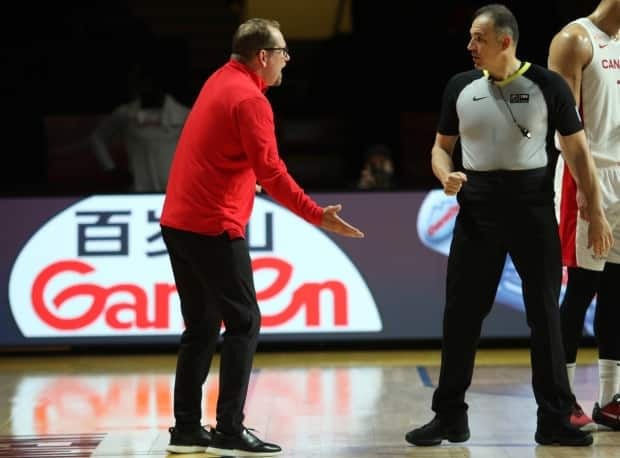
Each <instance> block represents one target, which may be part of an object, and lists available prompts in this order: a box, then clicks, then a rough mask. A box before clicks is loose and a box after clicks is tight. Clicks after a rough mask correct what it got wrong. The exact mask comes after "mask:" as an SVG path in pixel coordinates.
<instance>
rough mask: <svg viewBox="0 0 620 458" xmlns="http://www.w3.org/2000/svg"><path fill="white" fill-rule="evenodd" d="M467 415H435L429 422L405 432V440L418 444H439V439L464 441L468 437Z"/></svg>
mask: <svg viewBox="0 0 620 458" xmlns="http://www.w3.org/2000/svg"><path fill="white" fill-rule="evenodd" d="M469 436H470V434H469V425H468V424H467V415H466V414H465V415H460V416H458V417H442V418H440V417H439V416H437V415H436V416H435V418H433V419H432V420H431V421H430V422H429V423H427V424H425V425H424V426H421V427H419V428H416V429H413V430H411V431H409V432H408V433H407V435H406V436H405V439H406V440H407V442H409V443H410V444H413V445H418V446H431V445H439V444H441V441H443V440H444V439H445V440H448V441H450V442H465V441H466V440H468V439H469Z"/></svg>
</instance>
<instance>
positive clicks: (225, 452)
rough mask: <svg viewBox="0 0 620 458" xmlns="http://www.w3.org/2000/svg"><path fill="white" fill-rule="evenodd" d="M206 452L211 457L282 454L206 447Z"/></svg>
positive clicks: (280, 452) (278, 453)
mask: <svg viewBox="0 0 620 458" xmlns="http://www.w3.org/2000/svg"><path fill="white" fill-rule="evenodd" d="M206 452H207V453H208V454H210V455H213V456H278V455H280V454H282V451H279V452H250V451H247V450H238V449H230V448H216V447H208V448H207V450H206Z"/></svg>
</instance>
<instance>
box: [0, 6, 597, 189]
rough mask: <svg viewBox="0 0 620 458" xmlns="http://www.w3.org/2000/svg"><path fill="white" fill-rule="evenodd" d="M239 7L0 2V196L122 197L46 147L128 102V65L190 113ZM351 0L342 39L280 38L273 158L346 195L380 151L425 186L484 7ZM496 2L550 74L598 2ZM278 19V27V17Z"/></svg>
mask: <svg viewBox="0 0 620 458" xmlns="http://www.w3.org/2000/svg"><path fill="white" fill-rule="evenodd" d="M247 1H250V0H245V1H244V0H209V1H198V0H178V1H175V2H170V1H166V0H125V1H123V0H108V1H88V2H77V1H75V2H69V1H59V2H44V3H41V4H37V5H36V6H35V5H34V4H31V3H28V2H11V3H7V4H5V5H3V13H2V20H1V22H2V24H1V27H0V43H1V51H0V58H1V60H2V72H0V93H1V97H2V108H3V110H2V111H3V115H2V117H3V120H2V123H1V124H0V125H2V143H1V145H2V150H3V151H2V152H3V158H4V164H3V167H2V172H1V173H2V175H1V176H0V185H1V186H0V192H2V193H3V194H85V193H92V192H115V191H124V190H125V189H124V186H125V185H126V183H124V182H123V181H122V179H119V178H118V177H110V176H105V175H103V174H102V172H101V171H98V170H97V169H96V164H95V163H94V159H93V158H92V157H88V158H87V159H84V158H83V159H82V160H81V161H73V163H72V165H71V166H70V167H69V166H68V165H62V166H60V167H59V166H58V159H57V158H56V157H55V156H54V154H53V153H51V152H50V150H51V149H53V148H51V146H50V145H52V146H54V145H56V143H54V142H57V141H59V138H63V139H70V140H75V139H76V138H78V137H79V133H80V132H86V131H87V129H88V128H92V126H93V124H94V121H95V120H96V119H98V117H100V116H102V115H104V114H106V113H109V112H111V111H112V110H113V109H114V108H115V107H116V106H118V105H119V104H121V103H124V102H127V101H128V99H129V92H128V78H129V74H130V71H131V67H132V65H133V64H135V63H136V62H138V61H151V62H156V63H157V68H158V70H159V72H160V74H161V76H162V78H163V80H164V81H165V85H166V88H167V89H168V91H169V92H171V93H172V94H173V95H174V96H175V97H177V98H178V100H179V101H181V102H183V103H185V104H186V105H188V106H191V104H192V103H193V100H194V98H195V97H196V95H197V93H198V91H199V90H200V87H201V86H202V84H203V82H204V80H205V79H206V78H207V77H208V76H209V74H210V73H211V72H212V71H214V70H215V69H216V68H218V67H219V66H220V65H222V64H223V63H224V62H226V60H227V59H228V57H229V53H230V41H231V37H232V34H233V33H234V30H235V29H236V27H237V25H238V24H239V23H240V22H241V21H242V20H244V19H245V17H244V11H246V10H245V9H244V8H245V7H246V6H247V5H246V3H247ZM255 1H260V0H255ZM348 1H349V2H350V8H343V14H345V12H346V14H350V18H348V19H349V20H350V23H351V30H348V31H341V30H339V29H338V27H337V26H334V32H333V34H331V36H329V37H327V38H322V39H307V40H304V39H288V44H289V47H290V49H291V53H292V57H293V58H292V60H291V62H290V64H289V65H288V66H287V68H286V69H285V80H284V84H283V85H282V87H280V88H275V89H272V90H270V91H269V92H268V97H269V98H270V99H271V101H272V104H273V108H274V112H275V114H276V117H277V129H278V138H279V144H280V150H281V155H282V156H283V158H284V159H285V161H286V162H287V164H288V165H289V169H290V170H291V172H292V174H293V176H295V177H296V178H297V179H298V181H299V182H300V184H301V185H302V186H304V187H305V188H306V189H308V190H344V189H354V187H355V182H356V180H357V178H358V176H359V170H360V168H361V165H362V160H363V154H364V151H365V149H366V148H367V147H368V146H369V145H372V144H375V143H382V144H386V145H387V146H389V147H390V148H391V150H392V152H393V159H394V162H395V165H396V178H397V187H398V188H399V189H428V188H429V187H431V186H434V185H435V180H434V177H433V176H432V173H431V170H430V161H429V153H430V147H431V145H432V142H433V138H434V128H435V125H436V119H437V111H438V109H439V105H440V98H441V92H442V89H443V87H444V85H445V83H446V81H447V80H448V78H449V77H450V76H451V75H452V74H454V73H456V72H459V71H462V70H466V69H469V68H471V66H472V65H471V60H470V57H469V53H468V52H467V50H466V45H467V42H468V39H469V32H468V31H469V26H470V23H471V14H472V13H473V12H474V11H475V9H476V8H478V7H480V6H482V5H484V4H487V3H488V2H480V1H471V0H469V1H468V0H458V1H457V0H452V1H450V0H434V1H409V0H403V1H397V0H384V1H370V0H348ZM339 2H340V0H334V3H335V4H338V3H339ZM504 3H505V4H506V5H507V6H508V7H509V8H511V10H512V11H513V12H514V14H515V16H516V17H517V20H518V22H519V24H520V28H521V40H520V43H519V48H518V56H519V57H520V58H521V59H524V60H528V61H531V62H534V63H538V64H541V65H546V59H547V50H548V46H549V42H550V40H551V38H552V37H553V35H554V34H555V33H556V32H557V31H559V30H560V28H561V27H562V26H563V25H564V24H566V23H567V22H569V21H570V20H572V19H574V18H576V17H579V16H583V15H587V14H589V13H590V12H591V11H592V10H593V9H594V8H595V6H596V5H597V4H598V0H590V1H586V0H540V1H532V0H515V1H506V2H504ZM302 4H304V5H306V3H305V2H301V3H300V5H302ZM286 5H289V2H283V7H285V6H286ZM305 7H307V6H305ZM300 8H301V7H300ZM287 11H288V13H287V14H291V13H290V6H288V7H287ZM298 14H299V15H303V14H304V11H303V9H300V11H299V12H298ZM274 18H275V19H279V20H280V21H281V22H282V28H283V30H286V23H285V22H284V19H281V18H280V17H278V15H277V14H275V15H274ZM326 20H330V21H331V20H333V18H328V19H327V18H326ZM293 35H294V34H293ZM7 164H9V165H8V166H7ZM59 169H62V170H64V173H59V172H58V170H59Z"/></svg>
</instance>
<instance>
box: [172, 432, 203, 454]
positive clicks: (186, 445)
mask: <svg viewBox="0 0 620 458" xmlns="http://www.w3.org/2000/svg"><path fill="white" fill-rule="evenodd" d="M168 432H169V433H170V443H169V444H168V447H166V450H167V451H169V452H172V453H200V452H204V451H206V450H207V447H208V446H209V444H210V443H211V439H212V437H213V433H212V430H211V431H209V430H207V429H205V428H203V427H202V426H201V427H200V428H198V429H193V430H184V429H179V428H169V429H168Z"/></svg>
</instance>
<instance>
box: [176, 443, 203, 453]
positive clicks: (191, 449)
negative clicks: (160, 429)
mask: <svg viewBox="0 0 620 458" xmlns="http://www.w3.org/2000/svg"><path fill="white" fill-rule="evenodd" d="M166 451H168V452H170V453H203V452H206V451H207V447H201V446H199V445H168V446H167V447H166Z"/></svg>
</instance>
